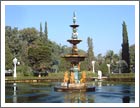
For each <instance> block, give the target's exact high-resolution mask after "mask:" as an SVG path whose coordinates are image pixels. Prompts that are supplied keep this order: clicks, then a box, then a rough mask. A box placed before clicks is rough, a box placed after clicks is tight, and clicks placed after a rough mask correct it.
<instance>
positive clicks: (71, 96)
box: [64, 92, 94, 103]
mask: <svg viewBox="0 0 140 108" xmlns="http://www.w3.org/2000/svg"><path fill="white" fill-rule="evenodd" d="M64 102H65V103H94V98H93V96H87V94H86V92H68V93H66V94H65V96H64Z"/></svg>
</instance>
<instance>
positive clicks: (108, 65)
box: [107, 64, 110, 74]
mask: <svg viewBox="0 0 140 108" xmlns="http://www.w3.org/2000/svg"><path fill="white" fill-rule="evenodd" d="M107 67H108V73H109V74H110V64H107Z"/></svg>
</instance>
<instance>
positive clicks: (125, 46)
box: [122, 22, 130, 72]
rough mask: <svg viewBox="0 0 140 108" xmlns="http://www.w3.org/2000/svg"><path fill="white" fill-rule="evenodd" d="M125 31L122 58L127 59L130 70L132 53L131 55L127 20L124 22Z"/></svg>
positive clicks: (123, 33)
mask: <svg viewBox="0 0 140 108" xmlns="http://www.w3.org/2000/svg"><path fill="white" fill-rule="evenodd" d="M122 27H123V31H122V36H123V43H122V60H125V61H126V63H127V65H128V71H127V72H130V71H129V70H130V55H129V42H128V33H127V27H126V24H125V22H123V24H122Z"/></svg>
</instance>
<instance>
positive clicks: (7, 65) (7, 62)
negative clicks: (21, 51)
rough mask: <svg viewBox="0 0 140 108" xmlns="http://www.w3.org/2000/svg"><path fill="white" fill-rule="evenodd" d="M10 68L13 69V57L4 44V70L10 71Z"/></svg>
mask: <svg viewBox="0 0 140 108" xmlns="http://www.w3.org/2000/svg"><path fill="white" fill-rule="evenodd" d="M12 68H13V55H12V53H11V51H10V48H9V47H8V45H7V43H6V44H5V69H12Z"/></svg>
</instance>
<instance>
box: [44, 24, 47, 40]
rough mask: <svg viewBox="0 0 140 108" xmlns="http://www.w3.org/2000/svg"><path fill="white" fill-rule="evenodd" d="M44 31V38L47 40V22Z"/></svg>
mask: <svg viewBox="0 0 140 108" xmlns="http://www.w3.org/2000/svg"><path fill="white" fill-rule="evenodd" d="M44 33H45V38H46V40H48V27H47V22H45V29H44Z"/></svg>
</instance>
